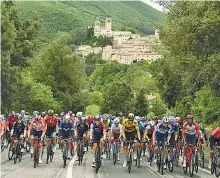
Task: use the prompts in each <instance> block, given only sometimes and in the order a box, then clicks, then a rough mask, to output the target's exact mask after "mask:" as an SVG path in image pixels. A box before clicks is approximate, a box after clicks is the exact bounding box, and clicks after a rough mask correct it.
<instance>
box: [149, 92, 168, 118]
mask: <svg viewBox="0 0 220 178" xmlns="http://www.w3.org/2000/svg"><path fill="white" fill-rule="evenodd" d="M150 111H151V112H153V113H154V114H156V115H157V116H161V115H163V114H165V113H166V111H167V109H166V106H165V104H164V103H163V101H162V100H161V98H160V96H159V95H158V94H157V95H156V98H155V99H154V100H153V102H152V104H151V108H150Z"/></svg>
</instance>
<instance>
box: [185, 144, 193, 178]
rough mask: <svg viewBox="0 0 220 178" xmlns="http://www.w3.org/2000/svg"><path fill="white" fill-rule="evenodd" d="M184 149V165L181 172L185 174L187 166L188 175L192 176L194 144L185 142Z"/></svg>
mask: <svg viewBox="0 0 220 178" xmlns="http://www.w3.org/2000/svg"><path fill="white" fill-rule="evenodd" d="M186 150H187V154H186V167H183V172H184V174H186V173H187V169H188V168H189V173H190V177H192V176H193V172H194V168H195V146H193V145H192V144H187V145H186Z"/></svg>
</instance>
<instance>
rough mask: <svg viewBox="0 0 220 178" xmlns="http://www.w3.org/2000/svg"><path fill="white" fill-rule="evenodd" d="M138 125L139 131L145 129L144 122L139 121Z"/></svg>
mask: <svg viewBox="0 0 220 178" xmlns="http://www.w3.org/2000/svg"><path fill="white" fill-rule="evenodd" d="M138 127H139V130H140V132H143V131H144V130H145V127H144V123H143V122H141V121H140V122H138Z"/></svg>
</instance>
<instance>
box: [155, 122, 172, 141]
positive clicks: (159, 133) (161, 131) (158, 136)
mask: <svg viewBox="0 0 220 178" xmlns="http://www.w3.org/2000/svg"><path fill="white" fill-rule="evenodd" d="M154 131H155V143H157V144H158V143H159V142H161V143H162V144H163V145H164V144H165V142H166V141H167V136H168V133H172V127H171V126H170V125H168V126H167V127H164V125H163V122H160V123H158V124H157V125H156V126H155V129H154Z"/></svg>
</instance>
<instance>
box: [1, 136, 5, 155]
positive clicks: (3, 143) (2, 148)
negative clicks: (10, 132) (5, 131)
mask: <svg viewBox="0 0 220 178" xmlns="http://www.w3.org/2000/svg"><path fill="white" fill-rule="evenodd" d="M4 145H5V139H4V137H2V139H1V151H2V152H3V151H4V149H5V146H4Z"/></svg>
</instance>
